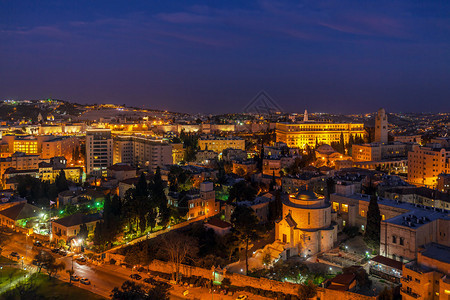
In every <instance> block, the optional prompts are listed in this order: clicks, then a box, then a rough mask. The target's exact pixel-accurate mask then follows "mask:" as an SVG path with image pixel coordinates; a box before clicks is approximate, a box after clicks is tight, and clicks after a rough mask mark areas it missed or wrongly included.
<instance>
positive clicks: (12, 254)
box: [9, 251, 20, 259]
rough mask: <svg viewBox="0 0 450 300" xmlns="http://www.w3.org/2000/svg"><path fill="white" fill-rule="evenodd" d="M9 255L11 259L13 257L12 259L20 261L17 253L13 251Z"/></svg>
mask: <svg viewBox="0 0 450 300" xmlns="http://www.w3.org/2000/svg"><path fill="white" fill-rule="evenodd" d="M9 255H10V256H11V257H13V258H17V259H20V255H19V253H17V252H15V251H13V252H11V254H9Z"/></svg>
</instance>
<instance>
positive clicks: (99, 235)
mask: <svg viewBox="0 0 450 300" xmlns="http://www.w3.org/2000/svg"><path fill="white" fill-rule="evenodd" d="M92 241H93V242H94V245H95V246H98V247H104V246H105V244H106V239H105V235H104V229H103V221H100V222H97V224H96V225H95V229H94V238H93V239H92Z"/></svg>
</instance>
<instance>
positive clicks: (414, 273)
mask: <svg viewBox="0 0 450 300" xmlns="http://www.w3.org/2000/svg"><path fill="white" fill-rule="evenodd" d="M449 253H450V248H449V247H446V246H443V245H439V244H436V243H430V244H427V245H425V246H423V247H421V248H419V250H418V254H417V261H412V262H410V263H407V264H405V265H403V272H402V273H403V276H402V288H401V289H400V292H401V295H402V299H406V300H412V299H433V300H434V299H436V300H438V299H449V298H450V259H449V255H448V254H449Z"/></svg>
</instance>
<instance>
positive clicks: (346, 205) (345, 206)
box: [341, 204, 348, 212]
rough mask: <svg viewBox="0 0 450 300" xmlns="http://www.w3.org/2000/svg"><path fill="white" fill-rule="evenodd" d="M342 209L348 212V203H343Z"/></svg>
mask: <svg viewBox="0 0 450 300" xmlns="http://www.w3.org/2000/svg"><path fill="white" fill-rule="evenodd" d="M341 211H342V212H348V204H342V205H341Z"/></svg>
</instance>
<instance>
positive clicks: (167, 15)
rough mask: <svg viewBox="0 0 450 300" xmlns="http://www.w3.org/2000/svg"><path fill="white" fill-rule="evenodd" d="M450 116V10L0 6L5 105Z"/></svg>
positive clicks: (439, 6)
mask: <svg viewBox="0 0 450 300" xmlns="http://www.w3.org/2000/svg"><path fill="white" fill-rule="evenodd" d="M261 90H265V91H266V92H267V93H268V94H269V95H270V96H271V97H272V98H273V99H274V101H275V102H276V103H278V105H279V106H281V107H282V108H283V110H285V111H295V112H303V110H304V109H305V108H307V109H308V111H317V112H334V113H359V112H371V111H375V110H376V109H378V108H379V107H385V108H386V110H387V111H388V112H420V111H434V112H438V111H447V112H448V111H450V1H411V0H403V1H395V0H389V1H364V0H358V1H347V0H339V1H315V0H312V1H292V2H277V3H275V1H243V0H241V1H203V2H200V1H199V2H196V3H194V1H168V0H164V1H150V0H149V1H133V0H129V1H120V2H119V1H98V0H95V1H63V0H61V1H44V0H42V1H23V0H20V1H18V0H15V1H14V0H1V1H0V99H16V100H19V99H42V98H48V97H52V98H55V99H63V100H69V101H74V102H79V103H116V104H124V103H125V104H127V105H134V106H142V105H145V106H146V107H151V108H157V109H167V110H172V111H182V112H190V113H195V112H205V113H225V112H240V111H242V110H243V109H244V107H245V106H246V105H247V103H248V102H249V101H251V100H252V98H253V97H254V96H255V95H256V94H257V93H258V92H259V91H261Z"/></svg>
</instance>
